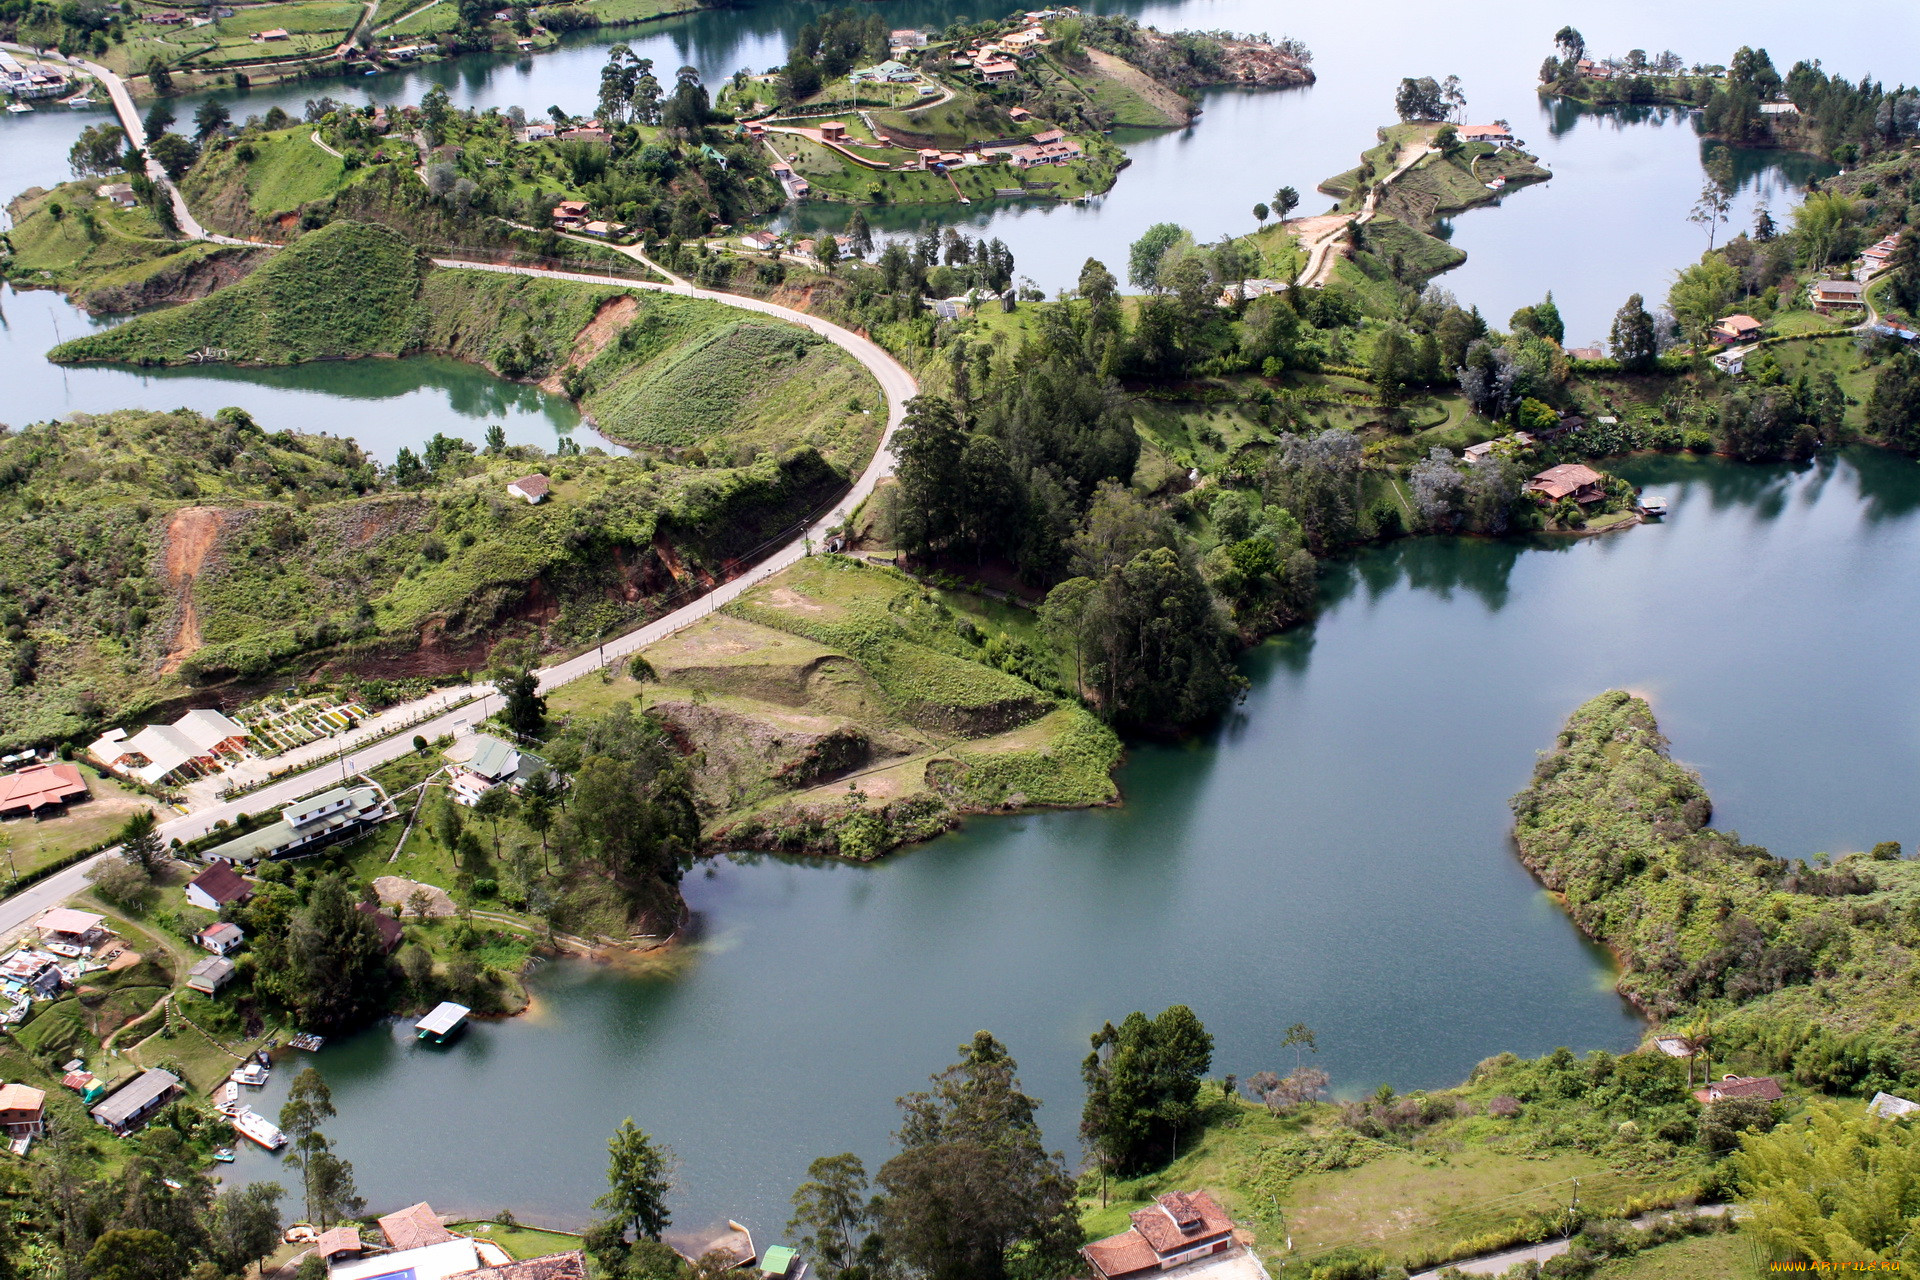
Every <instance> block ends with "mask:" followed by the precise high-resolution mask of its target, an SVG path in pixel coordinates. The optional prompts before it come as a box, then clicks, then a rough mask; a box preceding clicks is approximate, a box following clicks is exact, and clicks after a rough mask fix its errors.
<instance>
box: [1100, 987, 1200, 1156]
mask: <svg viewBox="0 0 1920 1280" xmlns="http://www.w3.org/2000/svg"><path fill="white" fill-rule="evenodd" d="M1212 1062H1213V1037H1212V1036H1211V1035H1209V1034H1208V1033H1207V1029H1206V1028H1205V1027H1204V1026H1202V1025H1201V1023H1200V1019H1199V1018H1197V1017H1195V1016H1194V1013H1193V1010H1191V1009H1189V1008H1188V1007H1187V1006H1186V1005H1183V1004H1177V1005H1174V1006H1172V1007H1171V1008H1169V1009H1167V1010H1165V1011H1163V1012H1162V1013H1161V1014H1160V1015H1159V1016H1158V1017H1156V1018H1151V1019H1150V1018H1148V1017H1147V1015H1146V1014H1144V1013H1139V1012H1135V1013H1131V1014H1128V1015H1127V1017H1126V1019H1125V1021H1123V1022H1122V1023H1121V1024H1120V1026H1119V1027H1118V1028H1116V1027H1114V1025H1113V1024H1112V1023H1108V1024H1107V1025H1106V1026H1104V1027H1102V1028H1101V1029H1100V1030H1099V1031H1097V1032H1095V1033H1094V1035H1093V1052H1091V1053H1089V1054H1088V1055H1087V1058H1086V1061H1085V1062H1083V1063H1082V1064H1081V1066H1080V1076H1081V1079H1082V1080H1083V1081H1085V1083H1086V1086H1087V1101H1086V1105H1085V1107H1084V1108H1083V1110H1082V1111H1081V1115H1080V1136H1081V1137H1082V1138H1084V1139H1086V1141H1087V1143H1088V1145H1090V1146H1091V1147H1092V1148H1093V1149H1094V1151H1095V1152H1096V1153H1097V1154H1098V1155H1099V1157H1100V1162H1101V1170H1102V1172H1103V1173H1104V1172H1105V1171H1107V1170H1108V1169H1111V1170H1112V1171H1113V1172H1115V1173H1119V1174H1121V1175H1131V1174H1135V1173H1140V1172H1144V1171H1145V1170H1147V1169H1151V1168H1155V1167H1157V1166H1158V1165H1160V1164H1162V1163H1164V1162H1165V1161H1166V1160H1168V1159H1170V1158H1171V1157H1172V1155H1173V1154H1174V1152H1175V1150H1176V1149H1177V1145H1178V1143H1179V1140H1180V1135H1181V1133H1183V1132H1185V1131H1186V1130H1187V1129H1189V1128H1191V1127H1193V1125H1194V1124H1196V1123H1197V1122H1198V1120H1199V1118H1200V1109H1199V1097H1200V1080H1201V1078H1202V1077H1203V1076H1205V1075H1206V1073H1207V1068H1208V1067H1209V1066H1211V1065H1212Z"/></svg>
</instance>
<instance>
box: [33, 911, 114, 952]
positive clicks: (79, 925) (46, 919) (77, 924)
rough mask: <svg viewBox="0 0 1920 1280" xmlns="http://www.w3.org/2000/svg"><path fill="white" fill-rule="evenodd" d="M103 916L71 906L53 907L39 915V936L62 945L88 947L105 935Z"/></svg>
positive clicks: (104, 918)
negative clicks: (102, 926)
mask: <svg viewBox="0 0 1920 1280" xmlns="http://www.w3.org/2000/svg"><path fill="white" fill-rule="evenodd" d="M105 920H106V917H105V916H97V915H94V914H93V913H92V912H89V911H75V910H74V909H73V908H72V907H54V908H53V909H52V910H50V911H48V912H46V913H45V914H43V915H42V916H41V917H40V921H39V929H40V936H41V937H43V938H45V939H46V940H47V941H48V942H49V943H52V944H54V945H56V946H62V947H90V946H92V945H93V944H94V943H96V942H98V941H100V939H101V938H102V937H104V936H106V930H105V929H103V928H101V925H102V923H103V922H104V921H105Z"/></svg>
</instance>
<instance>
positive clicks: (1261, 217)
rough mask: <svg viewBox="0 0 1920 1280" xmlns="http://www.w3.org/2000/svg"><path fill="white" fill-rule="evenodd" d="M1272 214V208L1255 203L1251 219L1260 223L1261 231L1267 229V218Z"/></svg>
mask: <svg viewBox="0 0 1920 1280" xmlns="http://www.w3.org/2000/svg"><path fill="white" fill-rule="evenodd" d="M1272 216H1273V210H1271V209H1269V208H1267V206H1266V205H1264V204H1256V205H1255V206H1253V220H1254V221H1255V222H1257V223H1259V224H1260V229H1261V230H1262V231H1265V230H1266V229H1267V219H1268V218H1270V217H1272Z"/></svg>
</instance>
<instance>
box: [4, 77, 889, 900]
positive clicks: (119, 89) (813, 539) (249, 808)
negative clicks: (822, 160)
mask: <svg viewBox="0 0 1920 1280" xmlns="http://www.w3.org/2000/svg"><path fill="white" fill-rule="evenodd" d="M89 69H90V70H91V69H93V68H91V67H90V68H89ZM96 74H98V75H100V77H101V79H102V81H103V82H104V83H105V84H106V85H107V86H108V89H109V90H110V91H111V92H112V93H113V94H114V102H115V105H116V106H119V105H120V103H121V101H122V99H125V102H126V107H125V109H124V110H123V111H122V112H121V118H122V119H123V120H126V121H129V122H130V124H131V125H133V126H134V127H136V128H137V126H138V124H139V121H138V120H137V119H134V118H132V116H133V104H132V99H131V98H127V97H126V87H125V86H124V85H122V84H120V83H119V77H117V76H114V75H113V74H112V73H111V72H107V71H105V69H104V68H100V69H98V70H96ZM130 131H131V130H130ZM162 178H164V175H162ZM175 196H176V199H177V198H178V193H177V192H176V193H175ZM181 225H182V227H183V228H184V227H185V226H187V225H188V220H187V219H183V220H182V222H181ZM194 225H195V226H196V227H197V224H194ZM209 238H211V237H209ZM435 264H436V265H438V266H441V267H446V268H449V269H453V270H460V271H494V272H500V273H503V274H507V275H527V276H551V277H554V278H557V279H562V280H578V281H580V282H582V283H586V284H601V285H613V286H616V287H619V288H625V289H653V290H657V291H659V292H663V293H677V294H681V295H682V296H685V297H693V298H703V299H706V300H707V301H710V302H717V303H720V304H722V305H725V306H730V307H739V308H741V309H742V310H746V311H756V312H759V313H761V314H762V315H768V316H774V317H776V318H778V319H781V320H785V321H787V322H788V323H790V324H797V325H803V326H805V327H806V328H808V329H811V330H813V332H815V333H817V334H819V335H821V336H822V337H824V338H826V339H827V340H828V341H829V342H832V343H833V344H834V345H836V346H838V347H840V348H841V349H842V350H844V351H846V352H848V353H849V354H850V355H852V356H853V358H854V359H856V360H858V361H859V362H860V363H861V364H862V365H864V366H866V368H867V370H868V371H869V372H871V373H872V374H873V376H874V379H875V380H876V381H877V382H878V383H879V384H880V388H881V390H882V391H883V392H884V393H885V395H886V398H887V424H886V429H885V431H884V433H883V434H882V435H881V438H880V444H879V447H878V448H876V449H875V450H874V454H873V458H872V460H871V461H869V462H868V463H867V467H866V470H864V471H862V472H861V473H860V476H859V478H858V479H857V480H855V481H854V483H853V487H852V488H851V489H849V490H848V491H847V494H846V496H845V497H843V498H842V499H841V500H840V501H839V502H837V503H835V504H834V506H833V508H832V509H831V510H830V511H828V512H827V513H826V514H825V515H823V516H821V517H819V518H818V519H817V520H815V521H814V522H813V523H812V524H811V525H809V526H807V527H806V528H805V529H802V530H798V531H796V532H795V533H794V535H793V537H792V538H791V539H789V540H788V541H787V542H786V543H784V544H783V545H781V546H780V547H779V548H777V549H776V550H774V551H773V552H772V553H771V554H769V555H768V556H766V558H764V559H762V560H760V561H759V562H758V563H756V564H754V565H753V566H752V567H751V568H749V569H747V570H746V571H745V572H743V573H742V574H741V575H740V576H739V577H737V578H734V579H732V580H731V581H728V582H725V583H722V584H721V585H719V586H718V587H715V588H714V589H713V590H712V591H709V592H708V593H707V594H705V595H703V596H701V597H700V598H699V599H697V600H694V601H692V602H690V603H688V604H685V605H682V606H681V607H680V608H678V609H675V610H674V611H673V612H671V613H669V614H666V615H665V616H663V617H661V618H658V619H655V620H654V621H652V622H649V623H647V624H646V625H645V626H642V627H639V628H636V629H635V630H633V631H629V632H627V633H626V634H625V635H622V636H617V637H615V638H613V639H611V640H608V641H607V642H606V643H605V644H603V645H600V646H598V647H596V648H594V649H592V650H589V651H588V652H586V653H583V654H580V655H579V656H577V657H573V658H568V659H566V660H565V661H563V662H558V663H555V664H554V665H553V666H550V667H545V668H542V670H541V671H540V688H541V690H542V691H543V692H544V691H547V690H551V689H555V688H558V687H559V686H561V685H563V684H566V683H568V682H569V681H573V680H578V679H579V678H580V677H581V676H584V675H588V674H590V673H592V672H595V671H598V670H599V669H600V668H601V667H602V666H604V665H606V664H608V663H612V662H617V661H619V660H620V659H621V658H624V657H626V656H627V655H628V654H631V653H633V652H635V651H636V650H638V649H641V648H644V647H645V646H647V645H650V644H653V643H654V642H656V641H658V640H662V639H665V638H666V637H667V636H670V635H672V634H673V633H674V632H676V631H680V630H682V629H683V628H686V627H689V626H691V625H693V624H694V623H696V622H698V621H699V620H700V619H702V618H704V617H706V616H707V615H708V614H710V613H712V612H713V611H714V610H715V609H718V608H719V607H720V606H722V605H724V604H726V603H727V602H728V601H730V600H733V599H735V598H737V597H738V596H739V595H740V594H741V593H742V592H744V591H747V590H748V589H750V588H752V587H754V586H757V585H758V584H760V583H762V582H764V581H766V580H767V579H768V578H770V577H772V576H773V575H774V574H776V573H778V572H780V571H781V570H782V569H785V568H787V567H788V566H789V565H791V564H794V563H795V562H796V561H798V560H800V559H801V558H803V557H804V556H806V555H809V554H811V551H812V548H813V547H815V546H817V545H819V544H820V543H822V542H823V541H824V540H825V538H826V535H827V531H828V530H829V529H831V528H833V527H834V526H836V525H838V524H841V523H843V522H844V521H845V520H846V519H847V517H848V516H849V515H851V514H852V512H853V510H854V508H855V507H857V506H859V505H860V503H862V502H864V501H865V500H866V499H867V497H868V495H869V494H871V493H872V492H873V490H874V488H875V486H877V485H878V484H879V483H880V481H882V480H883V479H885V478H886V477H887V476H889V475H891V474H892V473H893V464H894V457H893V437H894V433H895V432H896V431H898V430H899V428H900V424H901V422H902V420H903V419H904V418H905V416H906V407H907V401H908V400H910V399H912V398H913V397H914V396H916V395H918V394H919V392H920V384H919V382H918V381H917V380H916V379H915V378H914V376H913V375H912V374H911V373H909V372H908V371H907V369H906V366H904V365H902V364H901V363H900V362H899V361H898V360H895V359H894V358H893V357H892V356H891V355H889V354H887V352H886V351H884V350H882V349H881V348H880V347H879V346H878V345H877V344H875V343H873V342H871V341H869V340H868V339H866V338H863V337H861V336H860V335H859V334H857V333H854V332H853V331H852V330H850V329H845V328H842V327H841V326H839V325H837V324H833V323H831V322H829V321H826V320H822V319H820V318H819V317H817V316H810V315H807V314H806V313H805V312H801V311H795V310H793V309H791V308H789V307H782V306H779V305H777V304H775V303H771V302H763V301H761V300H760V299H758V298H746V297H741V296H739V295H737V294H731V293H716V292H713V291H711V290H707V289H697V288H695V287H693V286H692V285H691V284H689V283H687V282H686V281H684V280H679V279H677V278H675V279H674V283H672V284H665V285H662V284H650V283H643V282H636V281H632V280H625V279H622V278H620V277H618V276H601V275H592V274H588V273H584V272H575V271H548V270H544V269H542V268H538V267H504V266H496V265H494V264H491V263H484V262H467V261H464V260H460V259H451V258H449V259H435ZM466 691H471V692H473V693H475V694H483V695H484V696H483V697H481V698H480V700H479V701H476V702H470V703H468V704H467V705H465V706H463V707H460V708H458V709H456V710H453V711H449V712H446V713H444V714H443V715H440V716H437V717H435V718H434V719H431V720H427V721H424V722H422V723H421V724H419V725H416V726H414V727H413V728H412V730H411V731H410V732H402V733H398V734H396V735H394V736H393V737H391V738H387V739H385V740H383V741H380V742H376V743H373V744H371V745H369V746H366V747H362V748H360V749H359V750H357V751H354V752H351V753H349V754H347V755H345V756H342V757H341V758H340V759H339V760H336V761H329V762H327V763H325V764H322V765H317V766H315V767H314V768H312V769H309V770H306V771H304V772H302V773H297V774H292V775H289V776H288V777H285V778H282V779H280V780H279V781H277V782H274V783H272V784H270V785H268V786H265V787H262V788H260V789H259V790H257V791H253V792H250V793H248V794H247V795H244V796H241V797H240V798H238V799H235V800H229V801H225V802H223V803H221V804H217V805H213V806H211V807H208V808H205V809H200V810H196V811H195V812H193V813H190V814H186V815H183V816H179V817H174V818H170V819H167V820H166V821H164V822H162V823H161V824H160V835H161V838H162V839H164V840H174V839H180V840H192V839H194V838H196V837H198V836H202V835H205V834H206V833H207V832H209V831H211V830H212V829H213V824H214V823H215V822H217V821H219V820H220V819H222V818H225V819H228V820H229V821H231V820H232V819H233V817H234V816H235V815H236V814H240V813H259V812H260V811H261V810H263V809H272V808H278V807H280V806H281V805H285V804H291V803H292V802H293V801H295V800H298V799H300V798H301V797H302V796H305V795H309V794H311V793H313V792H314V791H318V790H320V789H322V788H324V787H326V786H329V785H334V784H337V783H340V782H343V781H346V780H347V779H349V778H352V777H353V776H354V775H356V774H359V773H363V772H365V771H367V770H370V769H372V768H374V767H375V766H377V765H381V764H385V763H386V762H387V761H389V760H394V759H397V758H399V757H400V756H402V755H405V754H406V753H407V752H409V751H411V750H412V749H413V738H414V735H415V734H420V735H423V736H425V737H426V738H428V739H433V738H437V737H439V736H440V735H441V734H448V733H453V732H454V731H455V730H457V729H459V728H460V727H462V726H464V725H469V724H475V723H478V722H479V721H481V720H484V719H486V717H487V716H489V715H491V714H493V712H495V711H496V710H498V709H499V707H500V698H499V696H498V695H497V694H495V693H493V692H492V690H491V689H490V688H489V687H487V686H484V685H474V686H469V687H468V690H454V691H452V692H454V693H456V694H458V693H461V692H466ZM448 692H449V691H448V690H444V689H442V690H439V691H437V692H436V693H435V694H434V695H432V698H429V699H422V700H420V702H419V703H418V704H403V705H402V706H401V707H399V708H390V709H389V711H388V712H387V713H383V714H392V713H393V712H395V711H399V712H401V713H404V712H405V711H406V709H407V707H408V706H416V705H417V706H420V707H422V708H424V707H425V706H426V704H427V703H429V702H431V701H433V700H434V699H443V698H445V697H446V696H447V694H448ZM112 852H113V851H112V850H107V851H106V852H105V853H101V854H97V855H95V856H94V857H93V858H89V859H87V860H86V861H85V862H81V863H78V864H76V865H74V866H72V867H68V868H67V869H66V870H64V871H61V872H59V873H57V874H55V875H52V876H49V877H47V878H46V879H45V880H42V881H40V882H38V883H37V884H33V885H30V886H28V887H27V888H26V889H24V890H22V891H21V892H19V893H17V894H15V895H13V896H12V897H10V898H7V899H6V900H5V901H0V936H3V935H5V934H8V933H11V932H12V931H13V930H15V929H18V928H20V927H21V926H23V925H25V924H27V923H28V922H29V921H31V920H32V919H33V918H34V917H35V916H37V915H39V914H40V912H42V911H44V910H46V909H47V908H48V907H51V906H57V905H58V904H59V903H60V902H62V901H64V900H65V899H66V898H69V897H71V896H72V895H73V894H75V893H78V892H80V891H81V890H82V889H84V888H85V887H86V873H87V871H88V870H89V869H90V868H91V867H92V866H93V865H94V864H95V863H97V862H98V861H99V860H100V859H101V858H104V857H107V856H108V855H109V854H111V853H112Z"/></svg>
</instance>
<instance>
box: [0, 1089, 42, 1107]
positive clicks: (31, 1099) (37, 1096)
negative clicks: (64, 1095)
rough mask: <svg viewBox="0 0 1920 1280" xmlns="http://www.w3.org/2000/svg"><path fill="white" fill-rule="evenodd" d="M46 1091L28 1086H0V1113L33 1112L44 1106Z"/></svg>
mask: <svg viewBox="0 0 1920 1280" xmlns="http://www.w3.org/2000/svg"><path fill="white" fill-rule="evenodd" d="M46 1101H47V1091H46V1090H45V1089H36V1088H34V1087H33V1086H32V1085H28V1084H4V1085H0V1111H34V1112H37V1111H39V1110H40V1108H41V1107H43V1106H44V1105H46Z"/></svg>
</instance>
